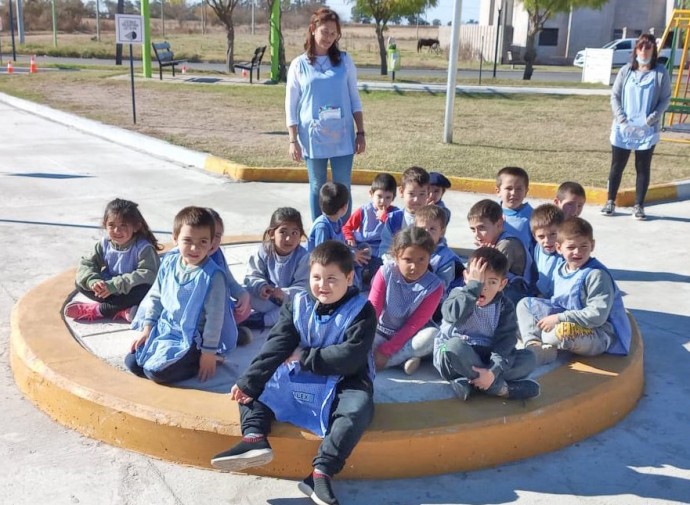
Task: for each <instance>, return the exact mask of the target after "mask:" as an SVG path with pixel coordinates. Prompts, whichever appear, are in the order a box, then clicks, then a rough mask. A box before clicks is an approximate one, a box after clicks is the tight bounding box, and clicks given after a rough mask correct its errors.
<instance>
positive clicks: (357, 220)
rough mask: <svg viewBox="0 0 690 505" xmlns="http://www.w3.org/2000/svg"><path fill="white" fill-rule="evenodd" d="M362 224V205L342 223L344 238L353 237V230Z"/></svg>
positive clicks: (350, 238) (349, 238)
mask: <svg viewBox="0 0 690 505" xmlns="http://www.w3.org/2000/svg"><path fill="white" fill-rule="evenodd" d="M360 226H362V207H360V208H359V209H357V210H355V211H354V212H353V213H352V214H350V219H348V220H347V222H346V223H345V224H344V225H343V236H344V237H345V240H354V239H355V230H359V228H360Z"/></svg>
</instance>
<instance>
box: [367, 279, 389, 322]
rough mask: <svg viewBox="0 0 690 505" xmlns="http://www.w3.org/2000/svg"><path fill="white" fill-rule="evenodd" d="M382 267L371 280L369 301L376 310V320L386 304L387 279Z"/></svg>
mask: <svg viewBox="0 0 690 505" xmlns="http://www.w3.org/2000/svg"><path fill="white" fill-rule="evenodd" d="M382 270H383V269H382V268H379V269H378V271H377V272H376V275H374V279H373V280H372V281H371V289H370V290H369V302H371V304H372V305H373V306H374V310H375V311H376V320H377V321H378V318H379V317H380V316H381V312H383V306H384V305H385V304H386V281H385V280H384V279H383V273H382Z"/></svg>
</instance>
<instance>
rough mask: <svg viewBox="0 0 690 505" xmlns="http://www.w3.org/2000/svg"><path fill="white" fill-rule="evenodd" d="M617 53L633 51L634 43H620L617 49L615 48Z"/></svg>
mask: <svg viewBox="0 0 690 505" xmlns="http://www.w3.org/2000/svg"><path fill="white" fill-rule="evenodd" d="M614 49H615V50H616V51H621V50H624V49H632V42H631V41H629V40H624V41H622V42H619V43H618V44H617V45H616V47H614Z"/></svg>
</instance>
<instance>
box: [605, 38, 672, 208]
mask: <svg viewBox="0 0 690 505" xmlns="http://www.w3.org/2000/svg"><path fill="white" fill-rule="evenodd" d="M670 99H671V79H670V77H669V75H668V72H667V71H666V67H664V66H663V65H661V64H659V63H657V47H656V40H655V39H654V36H653V35H651V34H648V33H645V34H643V35H641V36H640V38H639V39H637V42H636V43H635V50H634V51H633V55H632V61H631V62H630V63H628V64H627V65H625V66H624V67H623V68H621V69H620V71H619V72H618V76H617V77H616V81H615V82H614V83H613V90H612V91H611V108H612V109H613V125H612V127H611V147H612V156H611V171H610V172H609V181H608V199H607V202H606V205H604V207H603V208H602V209H601V213H602V214H603V215H605V216H610V215H612V214H613V213H614V211H615V209H616V205H615V200H616V194H617V193H618V188H619V186H620V184H621V177H622V176H623V170H624V169H625V165H626V164H627V163H628V158H629V157H630V152H631V151H635V170H636V171H637V179H636V183H635V207H634V208H633V214H632V215H633V217H634V218H635V219H637V220H642V219H646V217H647V216H646V215H645V212H644V199H645V195H646V194H647V189H648V188H649V176H650V167H651V164H652V154H653V153H654V147H655V146H656V144H657V143H658V142H659V130H660V129H661V117H662V115H663V114H664V112H665V111H666V109H667V108H668V105H669V102H670Z"/></svg>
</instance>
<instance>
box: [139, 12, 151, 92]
mask: <svg viewBox="0 0 690 505" xmlns="http://www.w3.org/2000/svg"><path fill="white" fill-rule="evenodd" d="M141 16H142V17H143V18H144V39H143V40H142V44H141V68H142V71H143V74H144V77H146V78H148V79H150V78H151V10H150V9H149V0H141Z"/></svg>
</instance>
